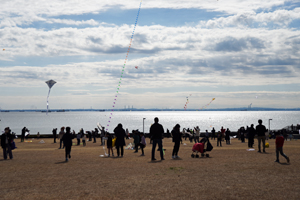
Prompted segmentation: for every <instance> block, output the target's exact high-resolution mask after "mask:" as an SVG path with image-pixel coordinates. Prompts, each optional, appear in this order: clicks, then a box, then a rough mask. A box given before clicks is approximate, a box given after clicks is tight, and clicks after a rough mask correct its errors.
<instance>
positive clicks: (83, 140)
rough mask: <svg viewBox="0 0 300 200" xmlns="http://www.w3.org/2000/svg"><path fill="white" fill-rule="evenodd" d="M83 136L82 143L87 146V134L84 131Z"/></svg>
mask: <svg viewBox="0 0 300 200" xmlns="http://www.w3.org/2000/svg"><path fill="white" fill-rule="evenodd" d="M81 137H82V145H83V146H84V147H85V146H86V142H85V141H86V135H85V134H84V133H82V134H81Z"/></svg>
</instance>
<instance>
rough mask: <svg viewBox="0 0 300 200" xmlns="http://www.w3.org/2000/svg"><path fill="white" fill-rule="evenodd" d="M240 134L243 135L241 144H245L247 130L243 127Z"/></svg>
mask: <svg viewBox="0 0 300 200" xmlns="http://www.w3.org/2000/svg"><path fill="white" fill-rule="evenodd" d="M240 133H241V142H242V143H245V128H244V127H241V129H240Z"/></svg>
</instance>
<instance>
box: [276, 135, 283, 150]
mask: <svg viewBox="0 0 300 200" xmlns="http://www.w3.org/2000/svg"><path fill="white" fill-rule="evenodd" d="M275 143H276V148H278V147H283V143H284V137H283V136H279V137H276V140H275Z"/></svg>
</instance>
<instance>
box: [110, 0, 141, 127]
mask: <svg viewBox="0 0 300 200" xmlns="http://www.w3.org/2000/svg"><path fill="white" fill-rule="evenodd" d="M141 6H142V0H141V2H140V6H139V10H138V13H137V15H136V19H135V23H134V28H133V31H132V34H131V38H130V42H129V46H128V49H127V54H126V58H125V60H124V65H123V69H122V73H121V77H120V80H119V84H118V88H117V91H116V93H117V94H119V87H120V85H121V81H122V78H123V73H124V70H125V66H126V62H127V57H128V54H129V51H130V48H131V43H132V39H133V35H134V31H135V28H136V25H137V21H138V19H139V15H140V10H141ZM135 68H136V69H138V66H135ZM117 94H116V95H115V97H116V98H115V99H114V101H113V106H112V107H113V108H114V107H115V104H116V101H117V97H118V96H117ZM113 112H114V109H112V110H111V112H110V115H112V113H113ZM110 122H111V117H109V120H108V123H107V128H106V131H108V127H109V124H110Z"/></svg>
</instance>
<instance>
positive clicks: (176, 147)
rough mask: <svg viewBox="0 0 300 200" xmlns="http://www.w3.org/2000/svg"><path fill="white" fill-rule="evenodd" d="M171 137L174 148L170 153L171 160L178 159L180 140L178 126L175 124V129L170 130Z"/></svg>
mask: <svg viewBox="0 0 300 200" xmlns="http://www.w3.org/2000/svg"><path fill="white" fill-rule="evenodd" d="M172 136H173V138H172V139H173V142H174V143H175V144H174V147H173V153H172V158H173V159H176V158H179V156H178V151H179V147H180V140H181V135H180V125H179V124H176V125H175V127H174V128H173V130H172Z"/></svg>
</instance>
